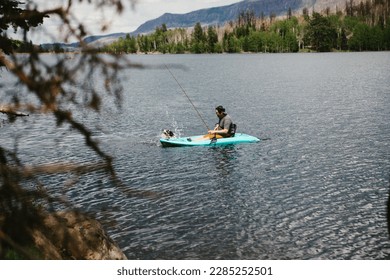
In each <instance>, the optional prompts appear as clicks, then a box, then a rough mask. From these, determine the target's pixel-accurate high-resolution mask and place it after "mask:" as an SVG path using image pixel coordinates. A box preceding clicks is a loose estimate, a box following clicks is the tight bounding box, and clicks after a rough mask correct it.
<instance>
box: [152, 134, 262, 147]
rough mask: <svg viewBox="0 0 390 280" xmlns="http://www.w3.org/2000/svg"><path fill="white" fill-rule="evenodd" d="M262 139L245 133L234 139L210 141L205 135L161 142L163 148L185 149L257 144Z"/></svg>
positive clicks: (235, 136)
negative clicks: (187, 147)
mask: <svg viewBox="0 0 390 280" xmlns="http://www.w3.org/2000/svg"><path fill="white" fill-rule="evenodd" d="M259 141H260V139H259V138H257V137H254V136H251V135H248V134H244V133H236V134H235V135H234V137H228V138H219V139H209V138H206V137H205V136H204V135H197V136H191V137H180V138H176V137H171V138H161V139H160V142H161V144H162V146H163V147H183V146H221V145H232V144H241V143H257V142H259Z"/></svg>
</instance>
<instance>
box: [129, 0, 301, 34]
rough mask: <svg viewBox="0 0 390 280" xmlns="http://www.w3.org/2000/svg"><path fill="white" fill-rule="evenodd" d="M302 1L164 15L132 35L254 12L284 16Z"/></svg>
mask: <svg viewBox="0 0 390 280" xmlns="http://www.w3.org/2000/svg"><path fill="white" fill-rule="evenodd" d="M302 2H303V0H245V1H241V2H238V3H235V4H231V5H228V6H222V7H215V8H209V9H202V10H197V11H193V12H190V13H187V14H170V13H165V14H163V15H162V16H160V17H158V18H156V19H153V20H149V21H147V22H145V23H144V24H142V25H141V26H139V27H138V29H137V30H135V31H134V32H133V34H141V33H149V32H152V31H154V30H155V29H156V27H158V26H161V25H162V24H163V23H165V24H166V26H167V27H168V28H180V27H183V28H186V27H193V26H195V24H196V23H198V22H200V23H201V24H202V25H218V24H219V25H221V24H224V23H226V22H229V21H234V20H236V19H237V18H238V15H239V13H240V12H243V11H248V10H249V11H254V12H255V15H256V16H260V15H261V14H263V15H264V16H269V15H270V14H271V13H274V14H275V15H276V16H278V15H282V14H286V13H287V11H288V9H289V8H291V10H293V11H294V10H297V9H299V8H301V7H302Z"/></svg>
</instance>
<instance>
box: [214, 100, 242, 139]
mask: <svg viewBox="0 0 390 280" xmlns="http://www.w3.org/2000/svg"><path fill="white" fill-rule="evenodd" d="M215 113H216V114H217V116H218V118H219V122H218V123H217V125H216V126H215V128H214V130H209V131H208V132H209V134H211V137H213V138H224V137H232V136H234V133H235V132H236V131H235V130H236V125H235V124H233V121H232V118H231V117H230V116H229V115H228V114H227V113H226V112H225V108H224V107H223V106H218V107H217V108H215Z"/></svg>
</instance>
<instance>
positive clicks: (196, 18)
mask: <svg viewBox="0 0 390 280" xmlns="http://www.w3.org/2000/svg"><path fill="white" fill-rule="evenodd" d="M345 1H346V0H243V1H240V2H237V3H234V4H230V5H225V6H219V7H212V8H205V9H200V10H195V11H192V12H189V13H185V14H174V13H164V14H163V15H161V16H160V17H157V18H155V19H151V20H148V21H146V22H144V23H143V24H141V25H140V26H139V27H138V28H137V29H136V30H135V31H132V32H128V33H125V32H122V33H111V34H106V35H92V36H88V37H86V38H85V39H84V42H85V43H87V44H91V45H93V46H94V47H100V46H103V45H106V44H109V43H112V42H113V41H115V40H117V39H119V38H120V37H125V36H126V35H127V34H129V35H131V36H137V35H139V34H147V33H150V32H153V31H154V30H155V29H156V28H157V27H159V26H161V25H162V24H165V25H166V26H167V28H189V27H193V26H195V24H196V23H198V22H199V23H201V25H203V26H208V25H223V24H225V23H226V22H229V21H234V20H236V19H237V18H238V15H239V13H240V12H245V11H247V10H251V11H254V13H255V16H257V17H259V16H260V15H261V14H263V15H264V16H265V17H269V16H270V15H271V14H274V15H275V16H282V15H284V14H287V11H288V10H289V9H291V11H292V12H293V13H294V12H295V13H296V12H298V11H299V10H302V9H303V8H308V9H313V10H317V9H318V11H321V10H323V9H325V8H327V7H329V8H330V9H331V10H332V11H334V10H336V7H337V6H338V5H345ZM48 45H50V44H46V45H45V46H48ZM53 45H57V46H58V45H60V46H61V47H63V48H68V49H69V48H77V47H78V46H79V44H78V43H73V44H58V43H57V44H53Z"/></svg>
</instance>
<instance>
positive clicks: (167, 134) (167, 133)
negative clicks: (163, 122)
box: [162, 129, 176, 139]
mask: <svg viewBox="0 0 390 280" xmlns="http://www.w3.org/2000/svg"><path fill="white" fill-rule="evenodd" d="M162 137H164V138H166V139H169V138H173V137H176V135H175V133H173V132H172V131H170V130H169V129H164V130H163V133H162Z"/></svg>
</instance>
